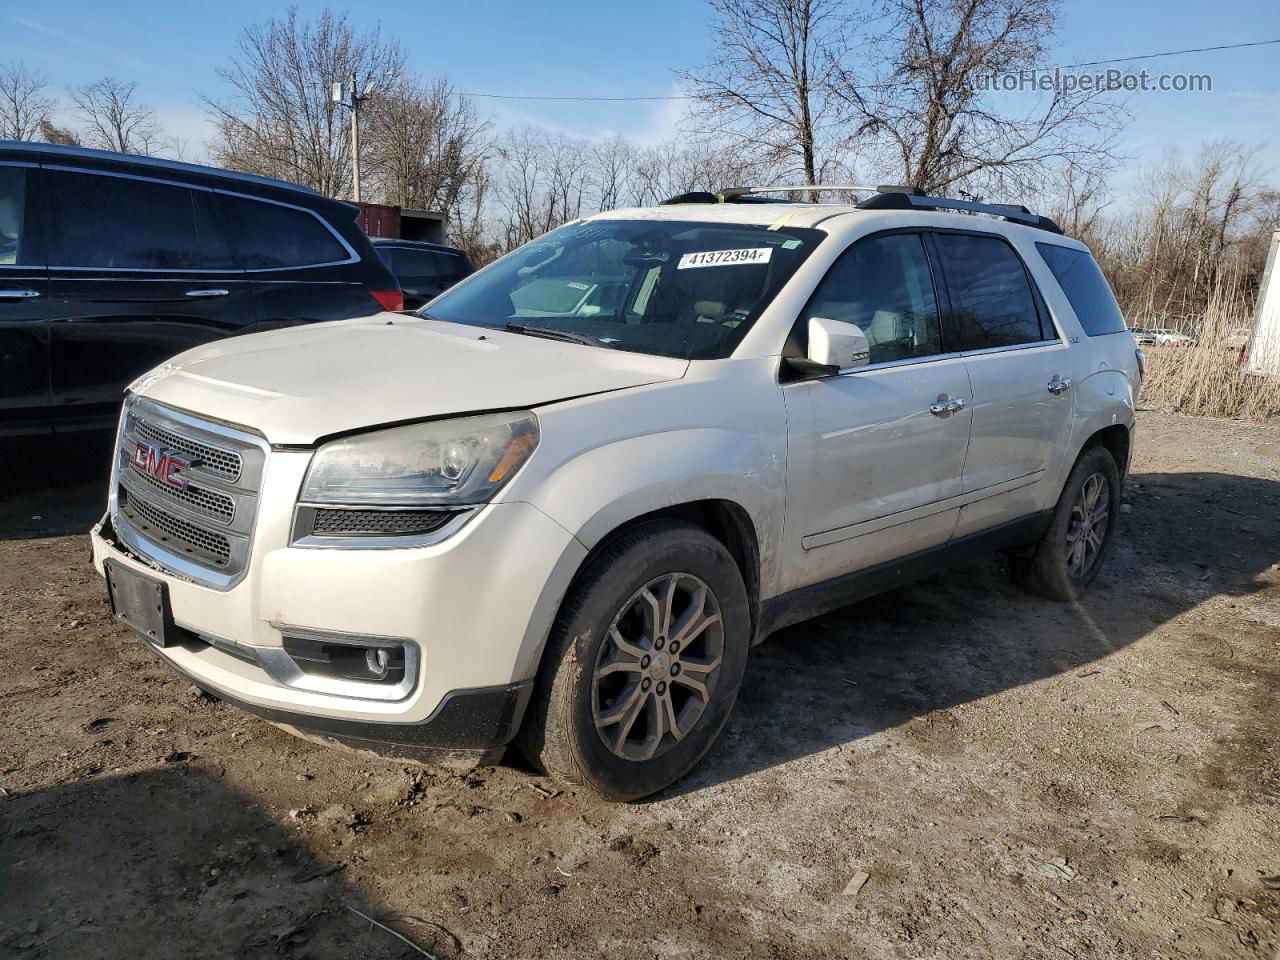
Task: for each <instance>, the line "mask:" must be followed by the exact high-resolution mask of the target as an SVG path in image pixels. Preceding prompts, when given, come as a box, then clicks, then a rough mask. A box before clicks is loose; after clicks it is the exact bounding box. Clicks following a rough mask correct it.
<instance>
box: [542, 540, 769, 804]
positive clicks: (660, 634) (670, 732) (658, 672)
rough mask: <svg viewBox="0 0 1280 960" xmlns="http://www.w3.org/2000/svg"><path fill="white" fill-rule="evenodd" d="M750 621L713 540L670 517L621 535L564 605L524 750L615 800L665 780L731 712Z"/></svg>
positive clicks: (679, 771)
mask: <svg viewBox="0 0 1280 960" xmlns="http://www.w3.org/2000/svg"><path fill="white" fill-rule="evenodd" d="M749 626H750V618H749V615H748V608H747V593H746V588H745V587H744V586H743V582H742V576H741V574H740V573H739V571H738V567H737V565H736V564H735V563H734V561H733V558H732V557H731V556H730V555H729V552H728V551H727V550H726V549H725V548H724V546H723V545H722V544H721V543H720V542H719V541H717V540H716V539H715V538H714V537H712V536H710V535H709V534H707V533H706V532H704V531H702V530H699V529H697V528H695V527H690V526H686V525H683V524H676V523H671V522H666V521H660V522H655V523H652V524H646V525H644V526H642V527H639V528H637V529H635V530H633V531H630V532H629V533H626V534H624V535H622V536H621V537H619V538H618V540H617V541H616V542H615V543H613V544H612V545H610V546H609V547H607V548H605V550H604V551H603V552H602V553H601V554H600V556H598V557H597V558H596V559H595V560H593V561H592V563H591V565H590V566H589V567H588V568H587V569H586V570H585V571H584V572H583V574H582V575H581V576H580V578H579V580H578V582H577V583H575V585H574V587H573V588H572V589H571V590H570V593H569V595H568V597H566V599H565V602H564V605H563V607H562V608H561V611H560V615H559V617H557V620H556V624H555V627H554V628H553V629H552V634H551V637H550V639H549V641H548V648H547V650H546V653H545V654H544V656H543V660H542V667H541V669H540V672H539V677H538V681H537V685H536V687H535V689H534V695H533V699H532V701H531V702H530V704H529V710H528V713H527V714H526V715H525V722H524V725H523V727H522V729H521V732H520V737H519V739H518V744H519V746H520V748H521V750H522V752H524V754H525V755H526V756H527V757H528V758H529V760H530V761H531V762H532V763H534V764H535V765H537V766H539V767H541V768H542V769H543V770H545V771H546V772H547V773H548V774H550V775H551V776H554V777H555V778H557V779H558V780H561V781H563V782H565V783H569V784H580V785H584V786H587V787H590V788H591V789H592V790H594V791H596V792H597V793H599V794H601V795H602V796H605V797H607V798H609V799H612V800H634V799H637V798H639V797H643V796H646V795H647V794H650V793H653V792H655V791H657V790H660V789H662V788H663V787H665V786H667V785H669V784H671V783H673V782H674V781H675V780H677V779H679V778H680V777H682V776H683V775H684V774H685V773H687V772H688V771H689V770H690V769H691V768H692V767H693V766H694V764H696V763H697V762H698V760H699V759H700V758H701V757H702V755H703V754H704V753H705V752H706V751H707V749H708V748H709V747H710V746H711V744H712V742H714V740H715V738H716V736H717V735H718V734H719V733H720V729H721V727H723V726H724V723H725V720H726V719H727V718H728V716H729V712H730V710H731V709H732V707H733V703H734V700H735V698H736V697H737V694H738V687H739V686H740V684H741V681H742V673H743V670H744V668H745V666H746V660H747V647H748V639H749Z"/></svg>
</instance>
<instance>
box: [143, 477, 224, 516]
mask: <svg viewBox="0 0 1280 960" xmlns="http://www.w3.org/2000/svg"><path fill="white" fill-rule="evenodd" d="M133 475H134V476H135V477H137V478H138V479H139V480H142V481H143V482H145V483H147V484H148V485H149V486H151V487H152V489H154V490H157V491H159V492H160V494H161V495H162V496H165V497H172V498H174V499H175V500H181V501H182V502H183V503H185V504H187V505H188V506H190V507H192V508H193V509H195V510H197V511H199V512H200V513H204V514H208V515H209V517H210V518H211V519H215V520H217V521H218V522H219V523H230V522H231V521H232V520H233V519H234V518H235V515H236V502H235V501H234V500H233V499H231V497H229V496H228V495H227V494H225V493H219V492H218V491H217V490H206V489H205V488H204V487H201V486H199V485H198V484H195V483H188V484H187V486H186V488H185V489H183V488H181V487H175V486H174V485H173V484H170V483H165V482H163V481H161V480H157V479H156V478H155V477H153V476H151V474H149V473H143V472H142V471H141V470H135V471H134V472H133Z"/></svg>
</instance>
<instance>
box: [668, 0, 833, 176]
mask: <svg viewBox="0 0 1280 960" xmlns="http://www.w3.org/2000/svg"><path fill="white" fill-rule="evenodd" d="M710 3H711V10H712V31H713V34H714V38H715V44H716V46H715V52H714V53H713V55H712V57H711V60H710V62H708V63H707V64H706V65H705V66H704V67H702V68H701V69H697V70H692V71H688V72H686V73H685V74H684V75H683V79H684V81H685V83H686V84H687V85H688V87H689V89H690V90H691V91H692V93H693V94H694V96H696V97H697V98H698V101H699V102H700V107H699V108H698V109H696V110H695V117H696V120H697V122H698V124H699V127H700V129H702V130H703V131H704V132H713V133H715V134H718V135H720V136H722V137H725V138H728V139H730V140H732V141H734V142H736V144H737V149H739V150H741V151H746V152H748V153H751V154H753V155H755V156H757V157H759V158H760V159H763V160H764V161H766V162H768V163H770V164H772V165H774V166H776V167H778V168H779V169H780V170H781V171H782V172H784V173H786V174H789V175H791V176H799V177H802V178H803V179H804V181H805V182H806V183H817V182H819V179H820V178H821V177H822V176H823V175H824V174H825V173H826V172H827V167H828V165H829V164H830V163H831V162H832V161H833V160H834V156H832V155H830V153H829V150H831V149H832V148H831V140H832V137H831V136H830V129H831V126H832V125H833V124H834V123H835V121H836V107H837V101H836V100H835V98H834V96H833V86H834V78H835V74H836V71H837V68H838V64H839V62H840V58H841V57H842V56H843V53H844V49H845V43H846V29H847V25H848V14H847V11H846V10H845V9H844V8H842V6H841V4H840V2H839V0H710ZM727 185H728V184H719V185H718V186H727Z"/></svg>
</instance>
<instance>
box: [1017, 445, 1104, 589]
mask: <svg viewBox="0 0 1280 960" xmlns="http://www.w3.org/2000/svg"><path fill="white" fill-rule="evenodd" d="M1094 477H1101V478H1102V480H1103V482H1104V483H1105V484H1106V490H1105V500H1106V506H1107V509H1106V526H1105V529H1104V530H1103V531H1102V534H1101V537H1100V539H1101V544H1100V546H1099V547H1098V548H1097V550H1096V553H1094V554H1092V556H1091V557H1090V558H1088V560H1087V562H1086V563H1084V564H1083V566H1078V567H1077V568H1075V569H1073V566H1072V556H1071V545H1070V544H1069V542H1068V537H1069V535H1070V534H1072V533H1073V531H1075V530H1076V529H1078V521H1079V511H1080V508H1081V504H1080V500H1081V491H1082V490H1083V489H1084V487H1085V484H1086V483H1088V482H1090V480H1091V479H1092V478H1094ZM1101 499H1102V495H1100V496H1099V500H1101ZM1119 517H1120V470H1119V469H1118V468H1117V467H1116V461H1115V458H1114V457H1112V455H1111V452H1110V451H1109V450H1107V449H1106V448H1105V447H1090V448H1088V449H1087V450H1085V451H1084V452H1083V453H1081V454H1080V459H1078V460H1077V461H1076V465H1075V467H1073V468H1072V470H1071V474H1070V476H1068V477H1067V482H1066V485H1065V486H1064V487H1063V488H1062V495H1061V496H1060V497H1059V498H1058V503H1057V506H1055V507H1054V510H1053V519H1052V520H1051V521H1050V523H1049V526H1048V529H1046V530H1045V532H1044V534H1043V535H1042V536H1041V537H1040V540H1039V541H1038V542H1037V543H1036V545H1035V547H1034V548H1033V550H1032V552H1031V553H1030V554H1029V555H1026V556H1017V555H1015V556H1013V557H1012V569H1013V575H1014V579H1015V580H1016V581H1017V582H1018V583H1019V584H1020V585H1021V586H1023V587H1025V588H1026V589H1028V590H1030V591H1031V592H1033V593H1037V594H1039V595H1040V596H1042V597H1047V598H1048V599H1050V600H1063V601H1068V600H1078V599H1080V597H1081V596H1083V595H1084V592H1085V591H1086V590H1087V589H1088V587H1089V584H1091V583H1092V582H1093V581H1094V578H1096V577H1097V576H1098V571H1099V570H1101V569H1102V564H1103V561H1104V560H1105V559H1106V555H1107V549H1108V548H1109V547H1110V545H1111V540H1112V535H1113V534H1114V532H1115V527H1116V521H1117V520H1118V519H1119Z"/></svg>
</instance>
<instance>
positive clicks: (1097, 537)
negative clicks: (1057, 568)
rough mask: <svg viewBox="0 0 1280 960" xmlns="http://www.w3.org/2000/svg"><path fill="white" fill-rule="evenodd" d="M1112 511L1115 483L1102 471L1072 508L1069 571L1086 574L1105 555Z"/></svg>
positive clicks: (1088, 482)
mask: <svg viewBox="0 0 1280 960" xmlns="http://www.w3.org/2000/svg"><path fill="white" fill-rule="evenodd" d="M1110 513H1111V485H1110V484H1109V483H1108V482H1107V478H1106V477H1104V476H1103V475H1102V474H1101V473H1093V474H1090V475H1089V477H1088V478H1087V479H1086V480H1085V482H1084V484H1083V485H1082V486H1081V487H1080V494H1079V496H1077V497H1076V502H1075V503H1074V504H1073V505H1072V507H1071V523H1070V526H1068V527H1067V572H1068V573H1069V574H1071V576H1072V577H1073V578H1075V579H1077V580H1079V579H1081V578H1082V577H1084V576H1085V575H1086V574H1088V573H1089V571H1090V570H1092V569H1093V567H1094V565H1095V564H1097V562H1098V558H1099V557H1101V556H1102V545H1103V543H1104V542H1105V541H1106V537H1107V524H1108V523H1109V522H1110Z"/></svg>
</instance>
